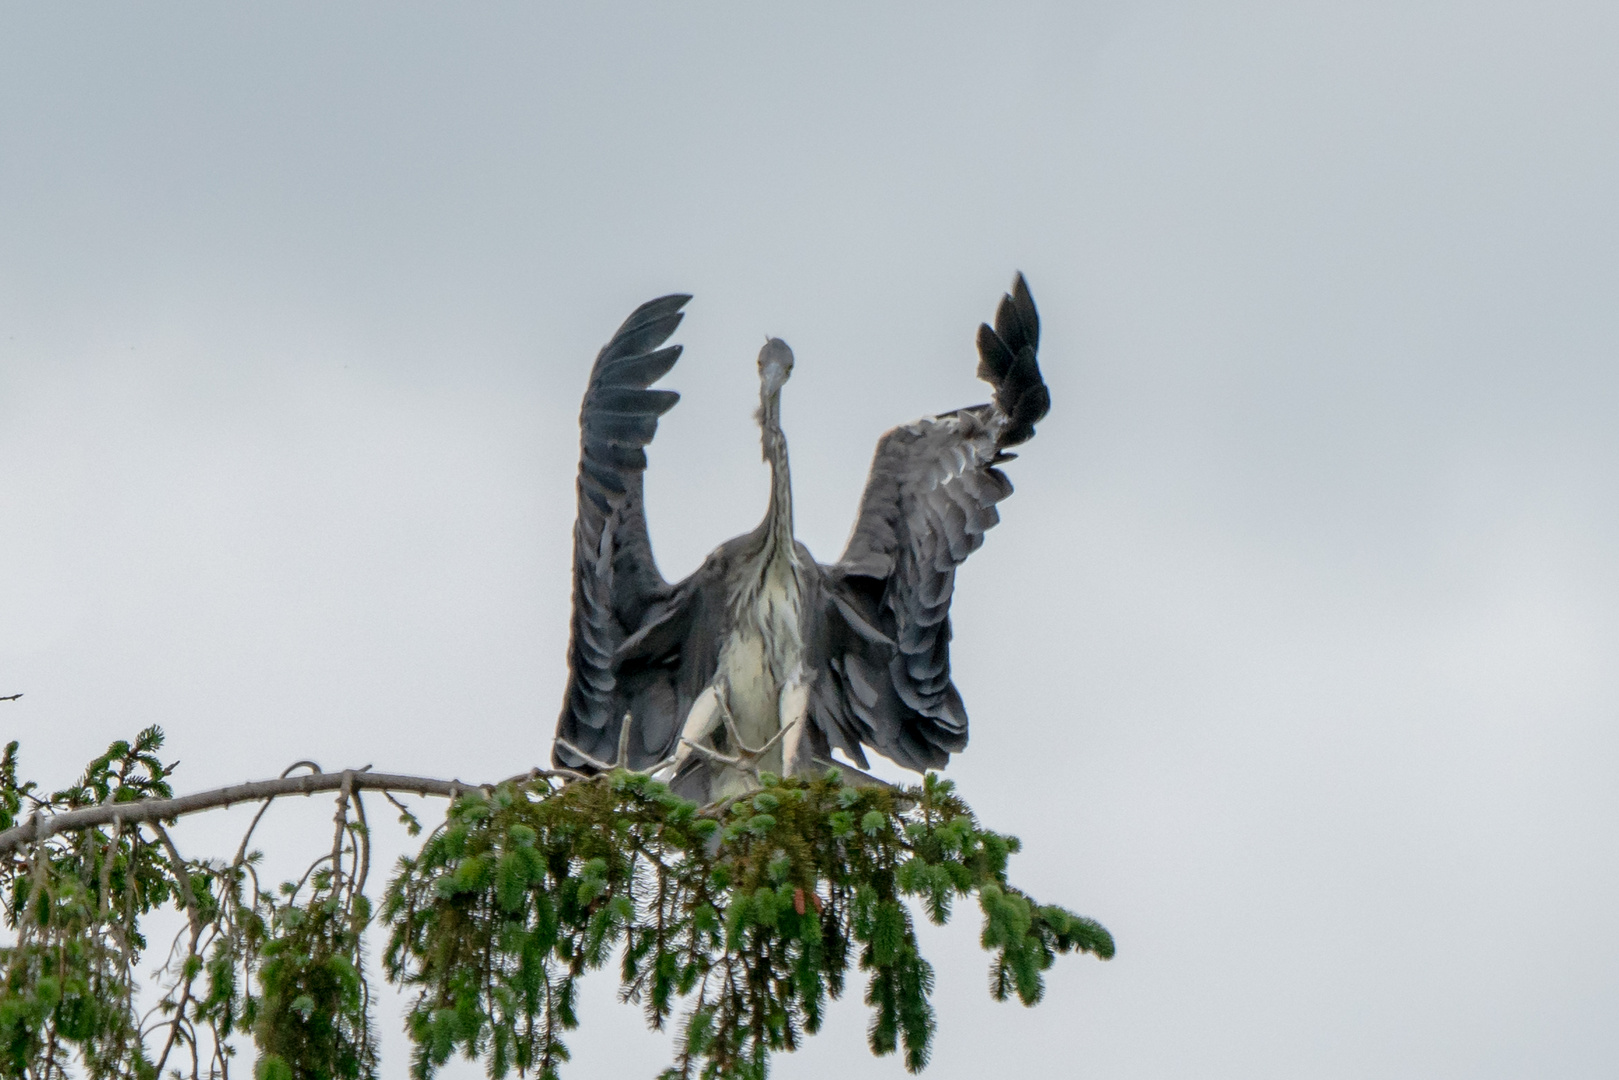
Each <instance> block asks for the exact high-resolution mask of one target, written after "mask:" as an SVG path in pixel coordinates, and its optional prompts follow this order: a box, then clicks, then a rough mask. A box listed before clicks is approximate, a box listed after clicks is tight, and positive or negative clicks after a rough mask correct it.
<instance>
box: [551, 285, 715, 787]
mask: <svg viewBox="0 0 1619 1080" xmlns="http://www.w3.org/2000/svg"><path fill="white" fill-rule="evenodd" d="M690 299H691V297H689V296H684V295H675V296H665V297H662V298H660V299H657V300H653V301H650V302H648V303H645V304H642V305H641V306H640V307H638V308H636V309H635V311H633V312H632V313H631V314H630V317H629V318H628V319H625V320H624V324H623V325H622V326H620V327H619V328H618V332H617V333H615V334H614V335H613V337H612V339H611V340H610V341H608V343H607V344H606V345H604V346H603V347H602V350H601V352H600V353H598V354H597V356H596V363H595V366H594V367H593V368H592V369H591V372H590V385H589V388H588V389H587V390H586V391H585V400H584V404H583V405H582V406H581V407H580V410H579V444H580V456H579V480H578V484H577V489H578V498H579V516H578V518H577V519H576V521H575V522H574V530H573V625H572V628H571V632H570V635H569V643H568V668H569V678H568V691H567V696H566V698H565V699H564V701H563V706H562V715H561V716H560V717H559V718H558V721H557V738H558V746H557V748H556V749H555V750H554V751H553V752H552V759H553V760H554V761H555V762H556V763H557V764H559V765H565V766H567V767H569V768H579V767H587V766H586V763H585V762H583V761H582V759H581V758H580V757H579V756H578V755H577V754H573V753H570V752H569V751H568V750H567V748H566V747H564V746H562V745H561V743H562V742H566V743H568V744H569V745H571V746H573V747H575V748H577V749H578V750H580V751H583V752H584V753H585V754H588V755H590V756H591V757H594V758H596V759H598V760H601V761H611V760H612V759H613V757H614V756H615V754H616V753H617V740H618V725H619V723H620V721H621V720H622V716H620V715H615V714H617V713H618V712H619V705H620V704H621V698H622V694H620V693H619V692H618V686H617V677H616V672H615V663H614V654H615V653H616V651H617V650H618V648H619V646H620V644H621V643H622V642H623V641H624V639H625V638H626V637H628V636H629V635H630V634H632V633H634V632H635V631H636V629H638V627H639V625H640V623H641V621H642V619H643V617H644V616H645V614H646V612H647V610H648V608H649V607H651V605H653V604H654V603H655V602H657V601H658V600H659V599H661V598H662V597H663V596H664V595H665V594H667V592H668V585H667V584H666V583H665V582H664V580H663V577H662V575H660V574H659V573H658V568H657V564H656V563H655V562H654V561H653V558H652V544H651V541H650V539H649V538H648V536H647V529H646V519H645V517H644V516H643V512H642V503H641V480H642V473H643V472H644V471H645V469H646V446H647V444H648V443H650V442H651V441H652V436H653V434H654V433H655V432H656V431H657V428H658V417H660V416H662V415H663V414H664V413H666V412H668V411H669V410H670V409H671V408H673V407H674V405H675V402H677V401H679V400H680V395H679V394H677V393H675V392H674V391H672V390H651V389H648V387H649V386H650V385H651V384H652V383H654V382H656V381H657V380H658V379H660V378H662V377H663V376H664V375H665V374H666V373H667V372H668V371H669V369H670V368H671V367H673V366H674V364H675V361H676V360H678V359H679V358H680V346H678V345H673V346H670V347H668V348H660V346H661V345H663V343H664V342H665V341H667V340H668V339H669V336H670V335H671V334H673V333H674V332H675V328H676V327H677V326H679V325H680V320H681V319H682V318H683V317H684V316H683V315H682V313H681V311H680V309H681V308H682V307H683V306H685V304H686V302H687V301H688V300H690Z"/></svg>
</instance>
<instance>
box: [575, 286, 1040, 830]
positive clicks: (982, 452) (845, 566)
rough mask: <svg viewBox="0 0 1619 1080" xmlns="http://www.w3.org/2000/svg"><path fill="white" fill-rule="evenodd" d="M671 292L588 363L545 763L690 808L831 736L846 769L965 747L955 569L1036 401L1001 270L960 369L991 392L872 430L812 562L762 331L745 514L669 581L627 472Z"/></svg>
mask: <svg viewBox="0 0 1619 1080" xmlns="http://www.w3.org/2000/svg"><path fill="white" fill-rule="evenodd" d="M687 299H689V298H687V297H683V296H676V297H665V298H663V299H662V300H655V301H652V302H651V303H649V304H645V305H643V306H642V307H641V308H639V309H637V311H636V312H635V313H634V314H632V315H631V316H630V318H629V319H628V320H626V322H625V324H624V326H622V327H620V329H619V331H618V333H617V334H616V335H615V336H614V338H613V340H612V341H610V342H609V343H608V344H607V346H605V347H604V348H603V350H602V352H601V354H600V355H599V356H598V357H597V361H596V366H595V368H594V370H593V371H592V373H591V385H590V389H589V391H588V392H587V393H586V396H585V403H584V406H583V408H582V409H581V414H580V422H581V429H582V436H581V443H582V451H583V453H582V458H581V462H580V473H579V518H578V520H577V522H576V524H575V531H574V618H573V634H572V641H571V644H570V652H569V660H570V667H571V678H570V680H569V688H568V696H567V700H566V702H565V703H564V706H563V712H562V716H561V718H560V720H559V721H558V727H557V746H556V749H555V751H554V758H555V760H556V762H557V763H558V764H559V765H563V766H566V767H569V768H575V769H583V770H586V771H589V770H593V769H599V768H604V767H607V766H608V765H623V766H626V767H631V768H647V767H659V768H668V769H670V770H671V771H672V774H673V781H674V784H675V786H676V788H677V790H681V791H683V792H684V793H686V794H689V795H692V796H693V797H698V798H704V799H708V798H720V797H724V796H727V795H731V794H736V793H738V792H741V791H744V790H746V789H747V788H748V787H750V786H752V785H753V784H755V783H756V782H757V774H758V773H759V772H760V771H769V772H776V773H802V772H804V771H806V770H808V769H811V768H814V767H816V765H817V763H829V762H830V761H831V753H832V750H833V749H834V748H837V749H840V750H842V751H843V752H844V753H845V754H847V755H848V756H849V757H850V758H851V759H853V760H854V761H855V762H857V763H858V764H861V765H864V764H865V763H866V762H865V756H864V753H863V751H862V746H863V745H864V746H871V747H873V748H875V749H877V750H878V751H879V752H880V753H883V754H884V755H886V756H888V757H891V758H893V759H894V760H896V761H897V762H899V763H900V764H902V765H905V766H907V767H910V768H915V769H922V768H928V767H936V766H938V765H942V764H943V763H944V761H945V760H947V759H948V756H949V754H950V753H951V752H953V751H956V750H960V749H961V748H962V747H963V746H965V744H966V714H965V710H964V709H963V708H962V705H961V699H960V696H959V695H958V694H957V693H956V690H955V687H954V686H953V685H952V684H951V682H950V678H949V654H948V643H949V639H950V627H949V619H948V609H949V602H950V595H951V591H952V587H953V582H954V576H955V567H956V565H957V564H959V563H960V562H961V561H962V560H963V559H965V558H966V556H967V555H968V554H969V553H970V552H971V551H972V550H974V549H975V548H976V547H977V546H978V545H979V543H981V542H982V537H983V532H984V530H986V529H988V528H989V527H990V526H992V525H993V524H994V523H995V521H996V520H997V515H996V512H995V508H994V504H995V503H997V502H999V501H1000V500H1001V499H1003V498H1005V497H1006V496H1007V495H1008V494H1010V493H1011V485H1010V484H1009V483H1008V482H1007V481H1006V478H1005V477H1004V476H1003V475H1002V474H1001V473H1000V471H999V470H998V469H996V468H995V465H996V464H998V463H999V462H1001V461H1004V460H1006V459H1007V458H1010V457H1011V456H1013V455H1011V454H1007V453H1005V448H1006V447H1008V446H1011V445H1015V444H1016V443H1019V442H1022V441H1024V440H1025V439H1027V438H1028V437H1029V436H1030V435H1032V434H1033V431H1034V427H1033V425H1034V422H1035V421H1037V420H1039V419H1040V418H1041V417H1042V416H1044V415H1045V411H1046V408H1047V407H1048V402H1049V398H1048V396H1047V394H1046V389H1045V385H1044V383H1043V382H1042V381H1041V379H1040V373H1039V367H1038V365H1037V364H1036V362H1035V347H1036V345H1037V343H1038V338H1039V323H1038V316H1037V315H1036V314H1035V310H1034V304H1033V301H1032V300H1030V299H1029V296H1028V291H1027V288H1026V287H1025V286H1024V284H1023V280H1022V278H1021V276H1020V277H1019V278H1018V280H1017V283H1016V288H1015V289H1014V292H1013V295H1012V296H1010V297H1008V298H1006V299H1005V300H1004V301H1003V302H1002V305H1001V310H1000V311H999V312H998V313H997V317H996V326H995V328H994V329H993V330H992V329H991V328H990V327H988V326H987V325H986V326H984V327H982V328H980V331H979V351H980V354H981V357H982V360H981V363H980V366H979V374H980V376H981V377H983V378H985V379H987V380H988V381H990V382H991V383H992V384H993V385H994V386H995V390H996V393H995V401H994V402H993V403H991V404H987V405H980V406H974V407H972V408H969V409H962V410H958V411H956V412H954V413H949V414H946V415H943V416H938V417H927V418H925V419H923V420H921V421H918V422H916V423H914V424H910V425H906V426H904V427H900V428H896V429H894V430H893V431H891V432H889V433H888V434H887V435H885V436H884V437H883V438H882V440H881V441H880V442H879V443H878V449H877V458H876V460H875V461H874V463H873V465H872V474H871V478H870V480H869V481H868V482H867V487H866V493H865V495H864V497H863V498H862V500H861V510H860V518H859V520H858V521H857V523H856V526H855V529H854V533H853V535H852V536H851V538H850V541H849V546H848V548H847V549H846V550H845V552H844V554H843V557H842V558H841V559H840V560H839V561H838V562H837V563H835V564H832V565H830V566H824V565H821V564H819V563H817V562H816V561H815V560H814V559H813V558H812V557H811V556H810V553H809V551H808V550H807V549H805V548H804V547H803V545H801V544H799V543H798V542H797V541H796V540H795V539H794V537H793V507H792V482H791V474H790V470H789V467H788V460H787V441H786V437H785V435H784V433H783V432H782V430H781V424H780V395H781V391H782V386H783V385H784V384H785V383H786V381H787V378H788V376H789V375H790V373H791V371H792V366H793V363H794V358H793V354H792V350H791V349H789V348H788V347H787V345H786V343H785V342H782V341H780V340H779V339H775V338H772V339H770V340H769V341H768V342H767V343H766V345H765V347H764V349H762V350H761V351H760V355H759V371H760V406H759V423H760V428H761V435H762V440H763V448H764V457H765V460H766V462H767V463H768V464H769V466H770V469H771V487H770V502H769V506H768V507H767V508H766V511H765V515H764V520H762V521H761V522H760V523H759V526H758V527H757V528H756V529H754V530H753V531H752V532H750V533H748V534H747V535H745V536H740V537H737V538H736V539H734V540H731V541H728V542H727V543H725V544H722V545H721V546H720V547H719V548H717V549H716V550H715V551H714V552H713V554H711V555H710V556H709V557H708V558H707V559H706V560H705V561H704V563H703V565H702V566H701V567H699V568H698V570H697V571H696V572H695V573H694V574H692V575H691V577H689V578H687V579H686V580H685V581H682V582H679V583H677V584H669V583H666V582H664V581H663V579H662V577H661V576H660V575H659V574H658V572H657V569H656V565H655V564H654V562H653V560H652V555H651V544H650V541H649V539H648V537H647V533H646V523H645V520H644V517H643V514H642V506H641V474H642V471H643V470H644V468H645V464H646V458H645V452H644V447H645V446H646V445H647V444H648V443H649V442H650V441H651V438H652V434H653V432H654V430H655V429H656V424H657V417H658V416H659V415H660V414H661V413H662V412H664V411H666V410H667V409H668V408H670V407H672V406H673V404H674V402H675V400H677V397H676V395H674V394H673V393H671V392H669V391H660V390H650V389H647V387H648V386H649V385H650V384H651V383H652V382H654V381H656V380H657V379H658V378H659V377H661V376H662V374H663V373H664V372H666V371H667V370H668V369H669V368H670V367H672V366H673V364H674V362H675V360H676V358H678V356H679V347H678V346H676V347H673V348H666V349H655V348H654V347H655V346H657V345H659V344H661V343H662V342H663V341H664V340H666V339H667V338H668V336H669V335H670V334H671V333H673V331H674V328H675V326H676V325H678V323H679V321H680V318H681V316H680V314H679V309H680V307H682V306H683V305H684V304H685V302H686V300H687Z"/></svg>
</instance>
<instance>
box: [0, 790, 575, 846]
mask: <svg viewBox="0 0 1619 1080" xmlns="http://www.w3.org/2000/svg"><path fill="white" fill-rule="evenodd" d="M526 775H529V776H533V777H534V778H535V779H540V778H545V777H549V776H552V775H562V774H553V773H552V772H550V771H548V770H534V771H533V772H531V773H529V774H526ZM564 778H565V779H572V777H571V776H564ZM345 783H348V784H349V785H351V786H350V790H351V791H398V792H407V793H409V794H413V795H437V796H440V797H443V798H454V797H455V796H457V795H460V794H463V793H465V792H468V791H478V790H492V789H493V788H494V786H495V785H493V784H469V783H467V782H466V781H464V780H438V779H435V778H433V777H428V776H405V775H400V774H396V773H372V772H355V771H352V770H348V771H345V772H335V773H308V774H305V775H302V776H284V777H281V778H280V779H277V780H253V781H250V782H248V783H245V784H235V785H233V786H231V787H222V788H215V789H213V790H212V791H199V792H196V793H194V794H191V795H181V796H177V797H175V798H172V799H136V800H132V801H130V802H119V803H103V804H102V805H100V806H86V807H83V808H82V809H79V810H65V811H62V812H61V813H55V814H51V813H45V812H43V811H39V812H35V813H34V814H32V815H30V816H29V818H28V820H27V821H24V822H22V823H21V824H19V825H14V826H12V827H11V828H9V829H6V830H5V831H4V832H0V855H5V854H8V853H10V852H12V851H15V850H17V848H19V847H21V846H22V845H23V844H26V843H29V842H34V843H38V842H39V841H42V840H46V839H48V838H50V837H52V836H54V835H56V834H57V833H60V832H72V831H75V830H78V829H90V828H94V827H95V826H97V825H107V824H110V823H112V822H114V821H119V822H122V823H124V824H125V825H133V824H136V823H138V822H144V821H172V820H173V819H175V818H179V817H184V816H185V815H187V814H195V813H198V812H199V811H203V810H218V809H221V808H223V807H227V806H234V805H236V804H237V803H245V802H257V801H258V800H260V799H274V798H277V797H279V796H283V795H316V794H319V793H321V792H326V791H339V790H342V788H343V785H344V784H345Z"/></svg>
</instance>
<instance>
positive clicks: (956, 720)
mask: <svg viewBox="0 0 1619 1080" xmlns="http://www.w3.org/2000/svg"><path fill="white" fill-rule="evenodd" d="M1039 343H1040V318H1039V315H1038V314H1037V312H1036V311H1035V307H1034V300H1033V299H1032V298H1031V297H1030V296H1029V287H1028V285H1027V283H1026V282H1025V281H1024V280H1023V275H1022V274H1019V275H1018V276H1017V280H1016V281H1015V282H1014V283H1013V286H1012V292H1011V294H1010V295H1009V296H1006V297H1004V298H1003V299H1002V300H1001V304H1000V308H999V310H998V311H997V312H996V314H995V325H994V327H993V328H992V327H990V326H988V325H984V326H980V327H979V328H978V353H979V358H980V359H979V364H978V377H979V378H981V379H983V380H984V381H985V382H988V383H989V384H990V385H991V386H993V387H994V388H995V394H994V400H993V401H992V402H991V403H989V404H987V405H975V406H973V407H971V408H966V409H958V410H957V411H955V412H952V413H946V414H945V415H943V416H934V417H927V418H924V419H922V420H918V421H917V422H916V423H914V424H906V425H905V426H903V427H898V428H895V429H894V430H892V431H890V432H889V433H888V434H886V435H884V436H883V437H882V439H881V440H880V441H879V442H878V443H877V455H876V458H875V459H874V460H873V461H872V465H871V474H870V476H869V477H868V479H867V481H866V491H865V494H864V495H863V496H862V497H861V500H860V516H859V519H858V520H857V521H856V523H855V527H854V533H853V535H851V536H850V538H849V545H848V547H847V548H846V549H845V550H844V552H843V556H842V558H841V559H839V560H838V562H837V563H835V564H834V565H832V566H830V567H827V568H826V579H825V584H826V606H827V610H826V615H827V620H828V623H829V625H832V626H833V627H834V630H833V632H832V633H831V634H829V641H828V656H827V658H826V670H825V671H824V672H823V674H822V677H821V679H820V680H818V683H819V684H820V686H819V687H818V688H819V689H820V691H821V692H820V693H818V694H816V695H815V698H814V701H813V704H812V709H813V715H814V717H815V720H816V722H817V726H818V727H819V729H820V733H821V734H822V735H824V736H825V738H826V739H827V742H828V745H830V746H841V747H842V748H843V749H844V751H845V752H846V753H849V754H851V756H854V757H856V759H857V760H862V761H863V758H862V757H861V755H860V751H859V745H858V744H859V743H865V744H866V745H867V746H870V747H872V748H873V749H875V750H877V751H878V752H879V753H881V754H883V755H884V756H886V757H889V758H892V759H893V760H894V761H896V762H898V763H899V764H901V765H904V766H906V767H908V768H911V769H916V770H918V771H920V770H923V769H927V768H936V767H938V766H941V765H943V764H944V763H945V762H946V761H948V760H949V757H950V754H951V753H953V752H955V751H959V750H961V749H962V748H964V747H965V746H966V745H967V714H966V710H965V709H964V708H963V706H962V702H961V695H960V694H958V693H957V692H956V688H955V686H954V685H953V684H952V683H951V681H950V618H949V611H950V597H951V593H952V591H953V589H954V587H955V577H956V567H957V566H959V565H960V564H961V562H962V561H963V560H965V559H966V558H967V556H968V555H970V554H972V553H973V552H974V551H976V550H978V546H979V545H980V544H982V543H983V542H984V533H985V531H987V530H988V529H989V528H990V527H992V526H993V525H994V524H995V523H996V522H997V521H999V520H1000V515H999V514H998V513H997V512H996V510H995V504H996V503H998V502H1000V501H1001V500H1002V499H1004V498H1006V497H1007V496H1008V495H1010V494H1011V493H1012V484H1011V482H1010V481H1009V480H1007V479H1006V476H1005V474H1003V473H1002V472H1001V471H1000V470H999V469H997V468H996V467H995V466H996V465H998V464H999V463H1001V462H1003V461H1006V460H1008V459H1009V458H1011V457H1014V456H1015V455H1013V454H1009V453H1007V452H1006V451H1007V448H1008V447H1012V446H1016V445H1018V444H1019V443H1022V442H1025V441H1026V440H1028V439H1029V437H1030V436H1032V435H1033V434H1034V425H1035V423H1036V422H1037V421H1039V420H1040V419H1041V418H1042V417H1044V416H1045V415H1046V412H1047V410H1048V409H1049V408H1050V407H1051V398H1050V395H1049V393H1048V392H1047V390H1046V385H1045V383H1044V382H1043V381H1042V380H1041V378H1040V366H1039V364H1038V363H1037V362H1036V360H1035V351H1036V349H1037V347H1038V346H1039Z"/></svg>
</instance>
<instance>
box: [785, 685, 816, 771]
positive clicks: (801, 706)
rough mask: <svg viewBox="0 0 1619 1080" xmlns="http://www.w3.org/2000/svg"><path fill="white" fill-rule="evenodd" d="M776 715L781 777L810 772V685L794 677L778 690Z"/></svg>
mask: <svg viewBox="0 0 1619 1080" xmlns="http://www.w3.org/2000/svg"><path fill="white" fill-rule="evenodd" d="M778 710H779V711H778V712H777V715H778V716H779V717H780V718H781V730H782V734H783V737H784V738H783V743H782V769H781V772H782V775H783V776H798V775H800V774H803V773H809V772H811V771H813V769H812V765H813V763H812V762H811V761H810V748H809V741H808V739H806V738H805V736H806V735H807V733H808V730H807V729H808V726H809V684H808V683H806V682H805V681H804V680H803V677H802V676H801V675H800V674H797V673H795V674H794V675H793V677H792V678H791V679H789V680H788V681H787V685H786V686H783V687H782V688H781V698H780V700H779V704H778Z"/></svg>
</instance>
